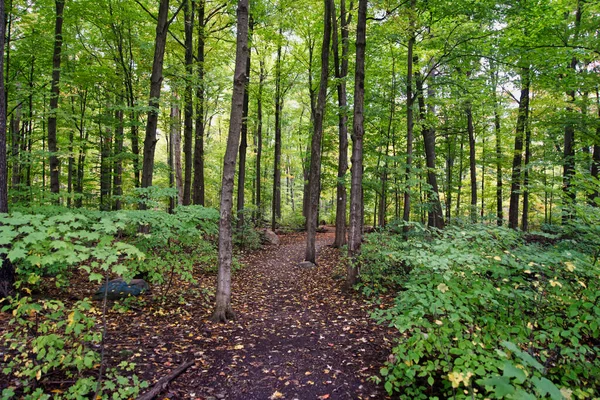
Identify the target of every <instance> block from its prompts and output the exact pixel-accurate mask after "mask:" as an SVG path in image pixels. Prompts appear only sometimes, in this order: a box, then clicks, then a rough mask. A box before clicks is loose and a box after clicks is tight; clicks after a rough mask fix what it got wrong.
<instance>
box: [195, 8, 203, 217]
mask: <svg viewBox="0 0 600 400" xmlns="http://www.w3.org/2000/svg"><path fill="white" fill-rule="evenodd" d="M204 6H205V0H199V1H198V53H197V61H198V86H197V88H196V132H195V136H196V137H195V139H196V141H195V143H194V184H193V186H194V190H193V192H194V197H193V201H194V204H198V205H202V206H203V205H204V196H205V194H204V86H205V84H204V41H205V35H204V25H205V23H204Z"/></svg>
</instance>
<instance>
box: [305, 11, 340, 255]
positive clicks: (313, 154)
mask: <svg viewBox="0 0 600 400" xmlns="http://www.w3.org/2000/svg"><path fill="white" fill-rule="evenodd" d="M324 3H325V13H324V14H325V15H324V20H323V25H324V29H323V46H322V47H321V81H320V84H319V94H318V97H317V107H316V108H315V118H314V121H313V127H314V129H313V135H312V140H311V148H310V170H309V175H308V194H309V199H310V202H309V206H308V214H307V216H306V252H305V255H304V259H305V260H306V261H310V262H312V263H316V256H317V253H316V249H315V240H316V237H317V224H318V220H317V218H318V209H319V198H320V186H321V185H320V182H321V139H322V137H323V118H324V115H325V101H326V96H327V81H328V79H329V49H330V44H331V19H332V10H333V8H332V5H333V0H324Z"/></svg>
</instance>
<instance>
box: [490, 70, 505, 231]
mask: <svg viewBox="0 0 600 400" xmlns="http://www.w3.org/2000/svg"><path fill="white" fill-rule="evenodd" d="M492 82H493V84H492V90H493V92H492V93H493V99H494V133H495V136H496V223H497V224H498V226H502V224H503V223H504V207H503V201H502V142H501V134H500V133H501V132H500V111H499V109H498V96H497V94H496V89H497V87H498V70H495V71H494V72H492Z"/></svg>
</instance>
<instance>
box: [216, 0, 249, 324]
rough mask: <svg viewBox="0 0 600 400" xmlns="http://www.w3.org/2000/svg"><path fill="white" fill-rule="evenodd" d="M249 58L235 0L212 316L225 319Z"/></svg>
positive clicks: (241, 11)
mask: <svg viewBox="0 0 600 400" xmlns="http://www.w3.org/2000/svg"><path fill="white" fill-rule="evenodd" d="M247 61H248V0H238V8H237V43H236V55H235V75H234V79H233V94H232V97H231V113H230V117H229V135H228V136H227V147H226V149H225V157H224V160H223V179H222V184H221V203H220V211H219V213H220V218H219V272H218V276H217V295H216V304H215V311H214V314H213V316H212V320H213V321H215V322H219V321H221V322H226V321H227V320H229V319H231V318H233V317H234V313H233V309H232V308H231V259H232V243H231V237H232V229H231V228H232V227H231V220H232V209H233V181H234V176H235V161H236V153H237V150H238V146H239V141H240V132H241V129H242V110H243V108H244V87H245V84H246V62H247Z"/></svg>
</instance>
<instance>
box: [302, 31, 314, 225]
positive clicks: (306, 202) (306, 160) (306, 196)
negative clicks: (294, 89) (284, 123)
mask: <svg viewBox="0 0 600 400" xmlns="http://www.w3.org/2000/svg"><path fill="white" fill-rule="evenodd" d="M315 42H316V40H314V39H313V40H311V38H309V40H308V97H309V100H310V122H311V123H312V124H314V121H315V108H316V102H317V100H316V99H317V89H315V88H314V86H313V59H314V57H313V54H314V49H315ZM310 144H311V143H310V141H306V153H305V155H306V157H304V160H303V161H304V162H303V163H302V175H303V177H304V196H303V198H302V215H303V216H304V217H305V218H306V217H307V216H308V207H309V204H310V198H309V193H308V175H309V170H310ZM304 227H305V228H306V220H305V223H304Z"/></svg>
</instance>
